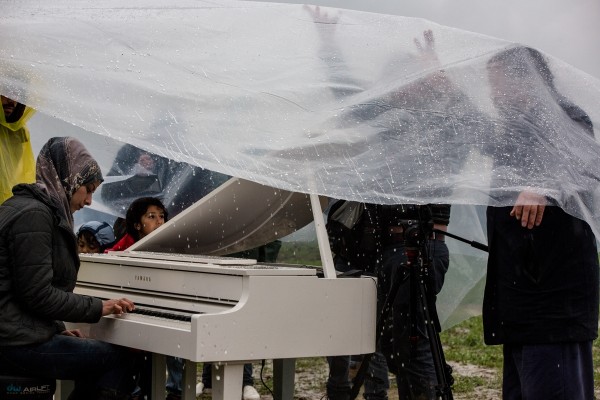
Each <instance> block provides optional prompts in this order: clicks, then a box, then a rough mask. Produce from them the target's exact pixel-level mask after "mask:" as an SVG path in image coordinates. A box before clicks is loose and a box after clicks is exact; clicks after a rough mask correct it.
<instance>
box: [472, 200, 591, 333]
mask: <svg viewBox="0 0 600 400" xmlns="http://www.w3.org/2000/svg"><path fill="white" fill-rule="evenodd" d="M511 208H512V207H488V215H487V216H488V220H487V227H488V240H489V244H490V253H489V261H488V275H487V281H486V286H485V295H484V301H483V327H484V336H485V342H486V343H487V344H506V343H509V344H540V343H561V342H580V341H588V340H593V339H595V338H596V337H597V336H598V298H599V293H598V274H599V271H598V250H597V249H596V238H595V237H594V234H593V233H592V230H591V228H590V226H589V225H588V224H587V223H586V222H585V221H582V220H580V219H577V218H575V217H572V216H571V215H569V214H567V213H566V212H564V211H563V210H561V209H560V208H559V207H546V209H545V211H544V218H543V220H542V223H541V224H540V226H537V227H534V228H533V229H527V228H523V227H521V224H520V221H518V220H516V219H515V218H514V217H511V216H510V210H511Z"/></svg>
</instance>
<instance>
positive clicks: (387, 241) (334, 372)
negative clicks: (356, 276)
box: [327, 202, 450, 400]
mask: <svg viewBox="0 0 600 400" xmlns="http://www.w3.org/2000/svg"><path fill="white" fill-rule="evenodd" d="M343 208H345V210H346V211H347V212H346V215H344V209H343ZM348 214H350V215H355V216H353V217H351V218H350V220H351V222H350V223H349V222H347V221H344V222H345V224H344V223H343V222H342V221H343V220H344V218H347V215H348ZM449 219H450V205H446V204H444V205H441V204H440V205H437V204H436V205H428V206H418V205H375V204H364V203H354V202H342V204H340V203H338V204H335V205H334V206H332V208H331V209H330V211H329V220H328V232H329V235H330V239H331V241H332V251H333V252H334V254H335V267H336V270H338V271H341V272H346V271H351V270H363V271H365V272H366V273H374V274H376V275H377V277H378V288H377V293H378V302H377V303H378V314H379V315H381V314H382V312H383V309H382V308H383V305H384V304H385V303H386V300H387V301H388V302H390V304H391V305H392V308H391V310H390V311H389V312H387V313H386V315H387V317H386V320H385V321H384V324H383V326H384V329H383V335H382V336H378V337H379V338H380V339H379V341H378V349H377V352H375V353H373V354H372V355H371V356H370V359H369V365H368V370H367V373H366V375H365V381H364V386H365V387H364V397H365V399H367V400H373V399H387V390H388V389H389V380H388V366H389V368H390V370H391V371H392V372H393V373H394V374H395V375H396V378H397V381H398V392H399V395H400V398H407V399H437V395H436V386H437V385H438V382H437V377H436V372H435V368H434V360H433V356H432V353H431V348H430V342H429V340H428V339H429V338H428V335H427V333H426V329H425V326H424V324H425V322H424V319H423V316H422V315H418V316H417V315H415V318H413V317H411V315H412V314H411V312H410V310H409V309H410V308H411V307H413V308H414V306H415V305H416V304H417V303H416V301H417V297H418V296H417V293H416V292H415V291H414V290H413V291H412V292H411V287H410V286H411V283H410V282H411V280H410V279H409V278H410V276H411V274H419V273H420V271H418V270H417V269H416V267H415V268H412V267H411V268H412V269H409V267H408V266H407V260H408V258H407V254H406V246H407V237H405V236H404V233H408V229H409V225H408V224H407V221H410V222H411V224H410V229H411V230H412V229H419V230H421V231H423V232H427V233H426V234H427V237H425V240H423V241H422V245H423V248H421V249H417V251H420V252H421V253H424V254H422V256H423V257H425V259H426V260H427V262H426V266H429V267H430V268H428V270H427V271H428V275H427V276H424V277H420V276H416V278H418V279H421V278H423V279H426V280H427V281H428V282H427V286H428V292H429V294H430V296H429V297H430V300H431V303H434V301H435V295H436V294H437V293H438V292H439V291H440V290H441V288H442V284H443V282H444V276H445V274H446V271H447V270H448V264H449V253H448V248H447V246H446V243H445V242H444V239H445V238H444V236H443V235H440V234H434V233H432V230H431V229H432V227H433V228H436V229H439V230H442V231H445V230H446V229H447V226H448V223H449ZM432 223H433V225H432V226H431V224H432ZM344 225H346V226H345V227H344ZM405 229H407V232H405ZM429 259H431V260H429ZM396 280H399V281H398V282H397V281H396ZM394 283H396V284H397V285H399V286H396V285H394ZM392 287H394V292H393V293H391V292H390V291H391V290H392ZM396 288H397V290H395V289H396ZM388 297H389V299H388ZM411 325H416V326H415V328H416V329H412V330H411V329H410V327H411ZM415 332H416V335H415ZM386 359H387V362H386ZM328 362H329V368H330V372H329V379H328V381H327V396H328V398H329V399H331V400H338V399H339V400H345V399H350V392H351V382H350V380H349V377H348V375H349V367H350V363H351V360H350V357H349V356H336V357H329V358H328Z"/></svg>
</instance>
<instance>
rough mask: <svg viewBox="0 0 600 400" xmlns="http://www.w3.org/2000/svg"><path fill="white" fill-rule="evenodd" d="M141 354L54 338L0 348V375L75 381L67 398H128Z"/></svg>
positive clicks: (80, 340) (91, 342)
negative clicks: (106, 394)
mask: <svg viewBox="0 0 600 400" xmlns="http://www.w3.org/2000/svg"><path fill="white" fill-rule="evenodd" d="M141 355H142V353H141V352H133V351H131V350H130V349H127V348H125V347H120V346H115V345H112V344H110V343H105V342H101V341H99V340H93V339H83V338H78V337H73V336H65V335H54V336H53V337H52V338H51V339H50V340H48V341H47V342H44V343H41V344H35V345H27V346H7V347H0V373H7V374H13V375H23V376H32V377H40V378H49V379H68V380H74V381H75V390H74V391H73V393H72V395H71V397H70V399H82V400H84V399H85V400H88V399H96V398H99V397H98V395H97V393H98V392H99V391H101V390H102V391H105V392H106V391H108V392H112V393H114V394H116V395H117V396H116V397H114V398H119V394H121V395H124V396H128V395H129V394H130V393H131V391H132V390H133V388H134V387H135V379H136V374H137V372H138V370H139V359H140V358H141Z"/></svg>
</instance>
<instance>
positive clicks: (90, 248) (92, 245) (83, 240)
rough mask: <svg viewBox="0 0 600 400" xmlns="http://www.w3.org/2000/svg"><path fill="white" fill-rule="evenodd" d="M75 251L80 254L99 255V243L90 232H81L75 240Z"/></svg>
mask: <svg viewBox="0 0 600 400" xmlns="http://www.w3.org/2000/svg"><path fill="white" fill-rule="evenodd" d="M77 251H79V252H80V253H100V243H98V241H97V240H96V238H95V237H94V235H92V233H91V232H88V231H83V232H81V233H80V234H79V237H78V238H77Z"/></svg>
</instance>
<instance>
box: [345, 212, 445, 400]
mask: <svg viewBox="0 0 600 400" xmlns="http://www.w3.org/2000/svg"><path fill="white" fill-rule="evenodd" d="M401 227H402V228H403V229H402V230H403V236H404V240H403V243H401V244H402V245H403V247H404V249H405V255H406V263H405V265H403V266H401V267H399V268H402V267H404V268H405V270H404V271H405V274H404V278H403V279H400V278H398V277H396V279H393V280H392V282H391V287H390V289H389V291H388V294H387V296H386V298H385V301H384V303H383V305H382V306H381V313H380V315H379V318H378V321H377V328H376V329H377V338H378V346H377V348H378V349H379V348H380V346H379V341H380V340H381V338H382V333H383V331H384V328H385V327H384V324H385V323H386V322H387V321H389V318H388V317H389V314H390V312H392V310H393V303H394V301H395V299H396V297H397V296H398V295H399V294H400V293H399V290H400V288H401V287H403V288H404V289H406V288H407V284H408V286H409V288H410V289H409V297H408V299H409V301H408V303H409V305H408V310H409V312H408V314H409V316H410V317H409V318H410V329H409V332H408V334H407V335H406V336H405V337H401V338H400V340H406V341H410V342H412V343H413V345H415V343H416V342H417V341H418V340H419V339H420V336H423V335H422V334H420V333H419V332H418V328H417V327H424V328H425V333H426V334H425V336H426V337H427V339H428V342H429V348H430V350H431V356H432V359H433V365H434V369H435V374H436V378H437V385H436V387H435V396H436V399H443V400H452V399H453V396H452V391H451V386H452V384H453V378H452V375H451V368H450V366H448V365H447V364H446V360H445V357H444V352H443V349H442V345H441V341H440V337H439V331H440V325H439V321H438V318H437V311H436V308H435V295H434V293H433V290H432V289H430V288H429V287H428V285H427V280H428V278H429V273H430V271H429V270H430V267H431V264H430V260H429V255H428V253H429V252H428V238H429V237H430V235H431V233H432V232H433V222H432V221H431V219H430V218H429V219H423V218H419V221H414V220H403V221H401ZM407 281H408V282H407ZM393 329H396V327H394V328H393ZM396 340H398V338H397V337H395V336H394V341H396ZM370 358H371V355H370V354H369V355H366V356H365V357H364V359H363V362H362V364H361V366H360V368H359V371H358V373H357V375H356V378H355V379H354V385H353V387H352V391H351V398H352V399H354V398H356V396H357V395H358V392H359V390H360V387H361V386H362V384H363V382H364V378H365V374H366V371H367V368H368V365H369V362H370ZM408 358H409V360H406V361H407V362H410V357H408ZM395 372H397V373H398V376H399V377H405V378H406V379H409V378H408V376H407V374H406V368H404V367H402V366H399V367H398V370H397V371H395ZM399 385H400V382H399ZM406 387H407V388H410V387H411V385H410V384H407V385H406ZM407 392H408V393H406V397H407V398H409V399H415V396H416V395H415V394H413V392H412V389H408V390H407Z"/></svg>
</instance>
